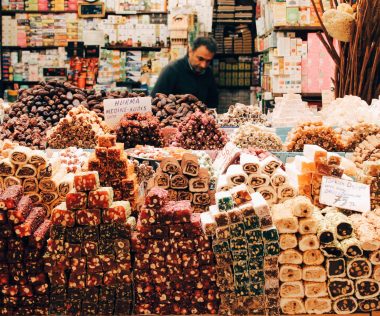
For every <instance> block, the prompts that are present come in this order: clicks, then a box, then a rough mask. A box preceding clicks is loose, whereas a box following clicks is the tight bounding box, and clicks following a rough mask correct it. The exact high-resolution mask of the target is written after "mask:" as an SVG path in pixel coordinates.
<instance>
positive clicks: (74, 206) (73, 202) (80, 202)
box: [66, 191, 87, 211]
mask: <svg viewBox="0 0 380 316" xmlns="http://www.w3.org/2000/svg"><path fill="white" fill-rule="evenodd" d="M66 207H67V209H68V210H70V211H71V210H80V209H85V208H86V207H87V194H86V193H84V192H74V191H71V192H69V193H67V195H66Z"/></svg>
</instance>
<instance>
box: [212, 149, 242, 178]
mask: <svg viewBox="0 0 380 316" xmlns="http://www.w3.org/2000/svg"><path fill="white" fill-rule="evenodd" d="M240 152H241V150H240V149H239V148H238V147H236V145H235V144H234V143H232V142H228V143H227V144H226V146H224V148H223V149H222V150H221V151H220V152H219V154H218V156H217V157H216V159H215V161H214V163H213V164H212V165H213V167H214V169H215V171H216V173H217V174H223V173H224V172H225V171H226V169H227V168H228V166H229V165H230V164H231V163H232V162H233V161H234V160H235V159H236V158H237V157H238V155H239V154H240Z"/></svg>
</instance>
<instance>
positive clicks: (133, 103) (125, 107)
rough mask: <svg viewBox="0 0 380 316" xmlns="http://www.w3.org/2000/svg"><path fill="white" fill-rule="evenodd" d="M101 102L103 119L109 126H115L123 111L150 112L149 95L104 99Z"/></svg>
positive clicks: (150, 102)
mask: <svg viewBox="0 0 380 316" xmlns="http://www.w3.org/2000/svg"><path fill="white" fill-rule="evenodd" d="M103 104H104V121H105V123H106V124H107V125H108V126H109V127H111V128H115V127H116V125H117V124H118V123H119V121H120V119H121V118H122V116H123V115H124V114H125V113H133V112H140V113H146V112H152V98H151V97H141V98H124V99H106V100H104V101H103Z"/></svg>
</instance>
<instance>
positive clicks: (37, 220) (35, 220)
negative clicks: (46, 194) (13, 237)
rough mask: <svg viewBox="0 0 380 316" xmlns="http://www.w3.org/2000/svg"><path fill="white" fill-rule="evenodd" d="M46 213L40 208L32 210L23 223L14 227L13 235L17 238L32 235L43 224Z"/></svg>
mask: <svg viewBox="0 0 380 316" xmlns="http://www.w3.org/2000/svg"><path fill="white" fill-rule="evenodd" d="M45 215H46V212H45V210H44V209H43V208H42V207H35V208H33V210H32V212H31V213H30V214H29V216H28V217H27V219H26V220H25V222H24V223H23V224H21V225H19V226H16V227H15V233H16V234H17V236H19V237H27V236H30V235H32V234H33V233H34V232H35V231H36V229H37V228H38V227H39V226H40V225H41V224H42V223H43V221H44V218H45Z"/></svg>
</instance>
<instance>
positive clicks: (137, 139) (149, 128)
mask: <svg viewBox="0 0 380 316" xmlns="http://www.w3.org/2000/svg"><path fill="white" fill-rule="evenodd" d="M159 124H160V122H159V121H158V120H157V118H155V117H154V116H153V115H152V114H150V113H126V114H124V116H123V117H122V118H121V120H120V123H119V124H118V126H117V127H116V135H117V141H118V142H119V143H124V146H125V148H133V147H135V146H136V145H151V146H155V147H162V144H163V138H162V133H161V130H160V126H159Z"/></svg>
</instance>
